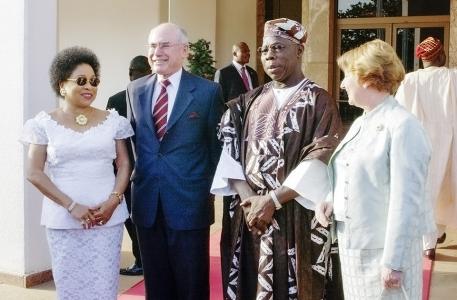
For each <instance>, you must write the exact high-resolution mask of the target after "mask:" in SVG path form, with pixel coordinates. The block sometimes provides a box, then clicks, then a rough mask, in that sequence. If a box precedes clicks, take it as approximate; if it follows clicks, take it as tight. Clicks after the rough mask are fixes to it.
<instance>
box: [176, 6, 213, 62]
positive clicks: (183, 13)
mask: <svg viewBox="0 0 457 300" xmlns="http://www.w3.org/2000/svg"><path fill="white" fill-rule="evenodd" d="M169 3H170V11H169V20H170V22H173V23H176V24H178V25H179V26H181V27H182V28H184V29H185V30H186V31H187V34H188V36H189V42H196V41H197V40H199V39H202V38H203V39H205V40H207V41H210V42H211V45H210V46H211V50H212V51H213V56H214V49H215V41H216V2H215V1H214V0H192V1H182V0H170V1H169Z"/></svg>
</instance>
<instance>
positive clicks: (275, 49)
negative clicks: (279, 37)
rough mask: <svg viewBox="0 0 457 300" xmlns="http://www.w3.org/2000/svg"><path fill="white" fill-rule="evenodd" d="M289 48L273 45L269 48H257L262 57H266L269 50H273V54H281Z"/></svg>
mask: <svg viewBox="0 0 457 300" xmlns="http://www.w3.org/2000/svg"><path fill="white" fill-rule="evenodd" d="M286 48H287V46H286V45H283V44H271V45H268V46H262V47H259V48H257V52H258V53H259V54H261V55H266V54H267V53H268V51H269V50H271V51H272V52H273V53H279V52H282V51H283V50H284V49H286Z"/></svg>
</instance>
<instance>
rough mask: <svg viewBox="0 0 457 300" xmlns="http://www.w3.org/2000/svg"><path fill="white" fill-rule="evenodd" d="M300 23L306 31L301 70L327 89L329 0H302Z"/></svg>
mask: <svg viewBox="0 0 457 300" xmlns="http://www.w3.org/2000/svg"><path fill="white" fill-rule="evenodd" d="M302 22H303V25H304V26H305V28H306V30H307V31H308V40H307V42H306V45H305V54H304V57H303V70H304V72H305V75H306V76H307V77H309V78H310V79H311V80H313V81H314V82H316V83H317V84H319V85H320V86H322V87H323V88H324V89H328V85H329V80H328V77H329V48H330V45H331V43H330V41H329V27H330V26H329V22H330V20H329V0H303V1H302Z"/></svg>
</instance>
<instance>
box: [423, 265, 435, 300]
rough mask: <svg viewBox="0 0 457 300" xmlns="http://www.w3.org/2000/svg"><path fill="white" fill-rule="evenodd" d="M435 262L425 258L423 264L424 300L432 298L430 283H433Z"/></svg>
mask: <svg viewBox="0 0 457 300" xmlns="http://www.w3.org/2000/svg"><path fill="white" fill-rule="evenodd" d="M432 270H433V260H430V259H428V258H424V262H423V263H422V300H428V299H429V297H430V283H431V282H432Z"/></svg>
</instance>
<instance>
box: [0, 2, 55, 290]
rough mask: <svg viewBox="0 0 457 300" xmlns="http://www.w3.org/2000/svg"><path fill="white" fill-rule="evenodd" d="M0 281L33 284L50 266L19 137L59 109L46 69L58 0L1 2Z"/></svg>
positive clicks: (36, 197)
mask: <svg viewBox="0 0 457 300" xmlns="http://www.w3.org/2000/svg"><path fill="white" fill-rule="evenodd" d="M0 20H2V24H3V26H0V36H1V37H2V40H3V43H2V46H1V47H0V66H2V71H1V72H0V82H1V83H2V84H1V86H2V110H1V111H2V113H1V114H0V116H1V117H0V128H1V129H2V142H1V143H0V166H1V172H0V199H1V200H0V220H1V226H0V241H2V242H1V247H0V277H1V279H2V281H3V282H6V283H13V284H18V285H23V286H25V285H28V284H30V280H29V279H30V278H33V275H34V274H39V273H41V272H43V271H46V270H49V269H50V267H51V263H50V257H49V251H48V247H47V243H46V237H45V234H44V228H43V227H41V226H40V225H39V222H40V213H41V203H42V200H41V195H40V194H39V193H38V192H37V191H36V190H35V189H34V188H33V187H32V186H31V185H30V184H29V183H28V182H26V180H25V177H24V175H25V174H24V173H25V172H24V171H25V165H24V161H25V157H26V154H27V153H26V152H25V151H24V148H23V146H22V145H21V144H19V142H18V138H19V136H20V133H21V131H22V126H23V123H24V122H25V120H27V119H29V118H31V117H32V116H34V115H35V114H36V113H38V112H39V111H40V110H45V111H49V110H50V109H52V108H53V107H55V106H56V104H57V102H56V97H55V96H54V95H53V93H52V91H51V88H50V85H49V79H48V78H49V76H48V69H49V65H50V62H51V60H52V58H53V56H54V55H55V53H56V48H57V0H40V1H36V0H15V1H10V0H0Z"/></svg>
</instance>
